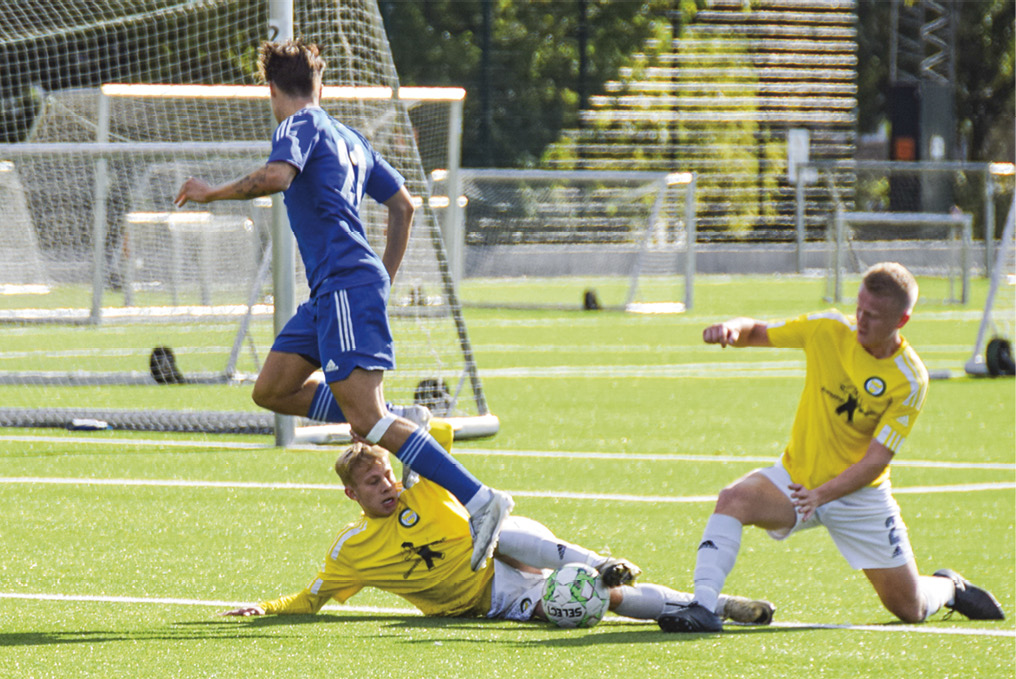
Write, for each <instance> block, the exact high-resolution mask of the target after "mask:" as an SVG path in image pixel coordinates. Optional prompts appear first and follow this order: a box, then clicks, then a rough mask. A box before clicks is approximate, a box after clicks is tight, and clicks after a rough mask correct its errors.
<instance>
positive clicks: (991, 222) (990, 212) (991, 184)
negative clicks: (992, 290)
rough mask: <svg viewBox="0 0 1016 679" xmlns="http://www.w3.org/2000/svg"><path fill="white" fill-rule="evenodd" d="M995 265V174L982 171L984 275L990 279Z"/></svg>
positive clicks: (987, 170) (988, 170) (988, 169)
mask: <svg viewBox="0 0 1016 679" xmlns="http://www.w3.org/2000/svg"><path fill="white" fill-rule="evenodd" d="M994 266H995V175H993V174H992V173H991V166H990V165H989V166H988V168H987V169H986V170H985V171H984V277H985V278H987V279H988V280H989V281H990V280H991V273H992V271H991V270H992V268H994Z"/></svg>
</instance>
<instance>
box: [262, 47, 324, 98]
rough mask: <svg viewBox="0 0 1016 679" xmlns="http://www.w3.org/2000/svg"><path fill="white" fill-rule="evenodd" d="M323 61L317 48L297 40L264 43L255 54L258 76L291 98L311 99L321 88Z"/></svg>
mask: <svg viewBox="0 0 1016 679" xmlns="http://www.w3.org/2000/svg"><path fill="white" fill-rule="evenodd" d="M324 70H325V60H324V59H322V58H321V51H320V50H319V49H318V46H317V45H313V44H307V43H304V42H303V41H302V40H300V39H299V38H297V39H295V40H286V41H285V42H264V43H261V49H260V50H259V51H258V74H259V75H260V76H261V80H262V81H263V82H265V83H272V84H274V85H275V86H276V87H277V88H279V89H280V90H281V91H282V92H284V93H285V94H288V95H289V96H291V97H310V96H313V94H314V92H315V91H316V90H317V88H318V86H319V85H320V84H321V73H322V72H323V71H324Z"/></svg>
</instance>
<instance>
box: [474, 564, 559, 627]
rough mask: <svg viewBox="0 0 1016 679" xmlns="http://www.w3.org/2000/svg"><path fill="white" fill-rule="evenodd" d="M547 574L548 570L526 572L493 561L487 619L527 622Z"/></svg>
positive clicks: (534, 608) (531, 615)
mask: <svg viewBox="0 0 1016 679" xmlns="http://www.w3.org/2000/svg"><path fill="white" fill-rule="evenodd" d="M548 575H550V571H543V572H542V573H527V572H525V571H520V570H519V569H517V568H514V567H512V566H509V565H508V564H506V563H504V562H503V561H500V560H499V559H494V584H493V586H492V587H491V592H490V610H489V611H487V617H488V618H499V619H501V620H519V621H521V622H525V621H527V620H530V619H531V618H532V617H533V612H534V611H535V610H536V604H537V602H539V601H540V597H541V596H543V583H544V582H545V581H546V580H547V576H548Z"/></svg>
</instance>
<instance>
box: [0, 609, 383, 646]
mask: <svg viewBox="0 0 1016 679" xmlns="http://www.w3.org/2000/svg"><path fill="white" fill-rule="evenodd" d="M272 617H274V616H272ZM329 618H331V620H330V621H331V622H342V621H348V620H349V618H347V617H345V616H342V617H340V616H313V615H294V616H289V617H288V618H287V619H285V620H270V619H268V618H265V619H262V620H256V621H255V620H250V619H243V618H241V620H248V621H249V622H252V623H255V624H248V625H238V624H235V620H236V619H228V618H222V619H216V620H204V621H186V622H173V623H170V624H168V625H165V626H162V627H156V628H154V629H136V630H134V629H121V630H73V631H52V632H50V631H46V632H8V633H0V648H3V647H5V646H7V647H11V646H47V645H56V644H100V643H108V642H123V641H130V642H135V641H209V640H215V639H223V640H229V641H236V640H237V639H279V638H282V637H286V636H292V637H295V636H297V635H296V634H291V635H286V634H282V633H280V632H281V629H280V630H277V631H271V632H269V631H268V629H267V628H269V627H273V626H277V627H279V628H284V627H292V626H293V625H299V624H306V623H312V622H318V623H322V622H329ZM362 619H364V620H368V619H370V618H362ZM259 630H262V631H261V632H259Z"/></svg>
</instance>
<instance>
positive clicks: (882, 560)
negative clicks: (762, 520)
mask: <svg viewBox="0 0 1016 679" xmlns="http://www.w3.org/2000/svg"><path fill="white" fill-rule="evenodd" d="M758 471H759V472H760V473H761V474H762V475H763V476H765V477H766V478H767V479H769V480H770V481H772V482H773V484H774V485H775V486H776V487H777V488H779V489H780V490H781V491H783V494H784V495H786V496H787V497H788V498H789V497H790V489H789V488H788V486H789V485H790V484H791V483H793V481H792V480H791V478H790V474H789V473H787V470H786V468H784V466H783V464H782V463H781V462H777V463H776V464H775V465H773V466H772V467H765V468H763V469H759V470H758ZM816 526H825V527H826V530H828V531H829V535H830V537H832V539H833V542H834V543H836V547H837V549H839V550H840V554H842V555H843V556H844V558H845V559H846V560H847V563H849V564H850V567H851V568H854V569H857V570H861V569H865V568H896V567H897V566H904V565H906V564H907V563H909V562H910V561H911V560H913V558H914V552H913V549H912V548H911V546H910V538H909V537H908V535H907V526H906V524H905V523H903V517H902V516H901V515H900V507H899V505H898V504H896V500H895V499H894V498H893V496H892V484H891V483H889V481H888V480H886V481H884V482H883V483H881V484H880V485H878V486H876V487H872V486H868V487H866V488H861V489H860V490H856V491H854V492H853V493H850V494H849V495H846V496H844V497H841V498H840V499H839V500H833V501H832V502H827V503H826V504H824V505H822V506H820V507H819V508H818V509H817V510H815V513H814V514H813V515H812V516H811V518H810V519H808V521H806V522H802V521H801V515H800V514H798V515H797V523H796V524H795V525H794V527H793V528H791V529H790V530H784V531H772V530H770V531H766V532H768V533H769V535H770V536H771V537H772V538H774V539H776V540H784V539H786V538H787V537H789V536H790V535H791V534H793V533H796V532H798V531H802V530H807V529H809V528H814V527H816Z"/></svg>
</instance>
